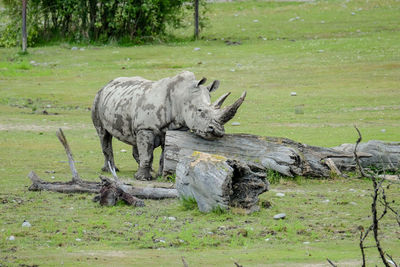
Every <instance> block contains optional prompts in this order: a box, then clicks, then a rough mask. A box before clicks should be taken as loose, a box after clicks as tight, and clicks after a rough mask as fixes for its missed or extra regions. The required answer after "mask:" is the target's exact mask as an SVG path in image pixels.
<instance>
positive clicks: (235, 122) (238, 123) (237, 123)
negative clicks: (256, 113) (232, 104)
mask: <svg viewBox="0 0 400 267" xmlns="http://www.w3.org/2000/svg"><path fill="white" fill-rule="evenodd" d="M239 125H240V122H237V121H234V122H232V126H239Z"/></svg>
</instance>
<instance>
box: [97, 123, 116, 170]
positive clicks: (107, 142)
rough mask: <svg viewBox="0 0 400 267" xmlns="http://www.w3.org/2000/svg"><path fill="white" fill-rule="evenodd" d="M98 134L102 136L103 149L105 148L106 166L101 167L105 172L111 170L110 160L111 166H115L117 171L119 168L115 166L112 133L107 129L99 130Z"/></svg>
mask: <svg viewBox="0 0 400 267" xmlns="http://www.w3.org/2000/svg"><path fill="white" fill-rule="evenodd" d="M97 134H98V135H99V137H100V143H101V149H102V150H103V155H104V166H103V168H101V170H102V171H104V172H108V171H110V170H109V167H108V162H110V164H111V167H113V168H114V169H115V171H119V169H118V168H117V167H116V166H115V163H114V154H113V148H112V135H111V134H110V133H109V132H107V131H106V130H105V129H101V130H98V131H97Z"/></svg>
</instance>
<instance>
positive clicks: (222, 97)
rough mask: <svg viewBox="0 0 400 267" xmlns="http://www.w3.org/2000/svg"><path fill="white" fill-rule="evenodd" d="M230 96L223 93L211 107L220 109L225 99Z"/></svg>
mask: <svg viewBox="0 0 400 267" xmlns="http://www.w3.org/2000/svg"><path fill="white" fill-rule="evenodd" d="M230 94H231V92H228V93H225V94H223V95H222V96H220V97H219V98H218V99H217V100H215V102H214V103H212V107H213V108H215V109H220V108H221V106H222V104H223V103H224V101H225V99H226V98H227V97H228V96H229V95H230Z"/></svg>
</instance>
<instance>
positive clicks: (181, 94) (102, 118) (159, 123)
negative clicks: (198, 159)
mask: <svg viewBox="0 0 400 267" xmlns="http://www.w3.org/2000/svg"><path fill="white" fill-rule="evenodd" d="M205 82H206V79H205V78H203V79H202V80H200V81H197V80H196V79H195V76H194V74H193V73H191V72H188V71H185V72H182V73H180V74H179V75H177V76H174V77H171V78H165V79H162V80H159V81H149V80H145V79H143V78H141V77H129V78H128V77H120V78H117V79H114V80H112V81H111V82H110V83H108V84H107V85H106V86H105V87H104V88H103V89H101V90H100V91H99V92H98V93H97V95H96V97H95V99H94V103H93V108H92V120H93V124H94V126H95V127H96V130H97V134H98V135H99V137H100V142H101V147H102V150H103V154H104V167H103V168H102V170H103V171H108V170H109V167H108V162H110V164H111V167H113V168H115V169H116V170H118V168H116V167H115V163H114V156H113V149H112V142H111V140H112V137H115V138H117V139H118V140H120V141H122V142H124V143H127V144H129V145H132V154H133V157H134V158H135V160H136V161H137V162H138V164H139V169H138V171H137V172H136V175H135V178H136V179H138V180H150V179H152V177H151V174H150V170H151V166H152V162H153V150H154V149H155V148H156V147H158V146H161V147H162V150H163V152H162V155H161V158H160V168H159V173H158V175H161V174H162V169H163V156H164V140H165V133H166V131H167V130H191V131H192V132H194V133H195V134H197V135H199V136H201V137H203V138H205V139H214V138H218V137H222V136H223V135H224V126H223V125H224V124H225V123H226V122H227V121H228V120H230V119H231V118H233V116H234V115H235V113H236V111H237V109H238V108H239V106H240V105H241V104H242V102H243V100H244V98H245V96H246V93H245V92H244V93H243V94H242V96H241V97H240V98H239V99H238V100H237V101H236V102H235V103H234V104H232V105H230V106H228V107H225V108H224V109H220V107H221V105H222V103H223V101H224V100H225V99H226V97H227V96H228V95H229V93H226V94H225V95H223V96H221V97H220V98H219V99H218V100H217V101H216V102H214V103H213V104H211V102H210V92H213V91H215V90H216V89H217V88H218V86H219V81H214V82H213V83H212V84H211V85H209V86H204V85H203V84H204V83H205Z"/></svg>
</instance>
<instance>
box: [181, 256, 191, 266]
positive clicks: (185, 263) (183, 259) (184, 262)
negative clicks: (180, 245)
mask: <svg viewBox="0 0 400 267" xmlns="http://www.w3.org/2000/svg"><path fill="white" fill-rule="evenodd" d="M182 263H183V267H189V265H188V264H187V262H186V261H185V258H184V257H183V256H182Z"/></svg>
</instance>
